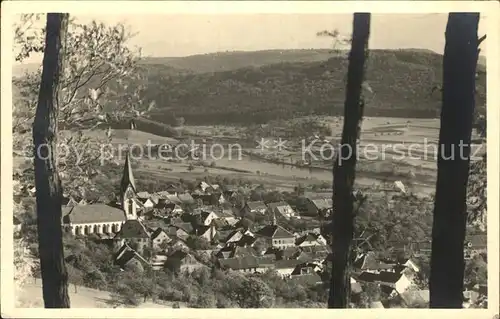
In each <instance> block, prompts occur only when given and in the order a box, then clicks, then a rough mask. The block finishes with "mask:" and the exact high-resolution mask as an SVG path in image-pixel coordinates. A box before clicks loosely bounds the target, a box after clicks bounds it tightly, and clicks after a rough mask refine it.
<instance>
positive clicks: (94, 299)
mask: <svg viewBox="0 0 500 319" xmlns="http://www.w3.org/2000/svg"><path fill="white" fill-rule="evenodd" d="M41 282H42V281H41V279H38V280H37V281H36V283H30V284H27V285H26V286H25V287H23V289H22V290H21V291H20V292H18V294H19V295H18V296H19V302H20V306H19V307H25V308H43V298H42V289H41V288H42V286H41ZM68 293H69V298H70V301H71V308H113V306H114V304H113V300H112V297H111V294H110V293H109V292H108V291H102V290H96V289H91V288H87V287H82V286H78V288H77V292H76V293H75V290H74V286H73V285H70V287H69V290H68ZM181 306H182V307H185V305H181ZM118 307H120V308H121V307H123V305H119V306H118ZM171 307H172V304H169V303H164V304H158V303H153V302H151V301H148V302H146V303H142V304H140V305H139V306H138V308H171Z"/></svg>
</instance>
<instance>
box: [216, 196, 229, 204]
mask: <svg viewBox="0 0 500 319" xmlns="http://www.w3.org/2000/svg"><path fill="white" fill-rule="evenodd" d="M217 202H218V203H219V205H222V204H225V203H227V200H226V197H224V194H220V195H219V196H218V198H217Z"/></svg>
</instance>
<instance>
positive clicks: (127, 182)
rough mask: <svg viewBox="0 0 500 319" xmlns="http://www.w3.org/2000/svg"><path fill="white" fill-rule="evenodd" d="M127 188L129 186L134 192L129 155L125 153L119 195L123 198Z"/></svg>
mask: <svg viewBox="0 0 500 319" xmlns="http://www.w3.org/2000/svg"><path fill="white" fill-rule="evenodd" d="M129 186H131V187H132V189H133V190H134V191H135V190H136V189H135V179H134V174H133V173H132V164H131V162H130V155H129V153H128V152H127V156H126V157H125V166H124V167H123V175H122V181H121V183H120V195H122V196H123V195H124V194H125V192H126V190H127V188H128V187H129Z"/></svg>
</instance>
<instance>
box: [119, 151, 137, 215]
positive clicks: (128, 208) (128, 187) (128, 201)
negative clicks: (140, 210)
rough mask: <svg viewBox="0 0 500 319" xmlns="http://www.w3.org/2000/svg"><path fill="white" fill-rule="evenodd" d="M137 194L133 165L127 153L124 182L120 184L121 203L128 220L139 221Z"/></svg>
mask: <svg viewBox="0 0 500 319" xmlns="http://www.w3.org/2000/svg"><path fill="white" fill-rule="evenodd" d="M136 193H137V191H136V188H135V179H134V174H133V173H132V164H131V162H130V155H129V153H128V152H127V157H126V158H125V166H124V168H123V176H122V181H121V183H120V201H121V205H122V209H123V211H124V212H125V216H126V218H127V219H137V207H136V205H137V202H136Z"/></svg>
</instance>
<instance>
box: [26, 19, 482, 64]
mask: <svg viewBox="0 0 500 319" xmlns="http://www.w3.org/2000/svg"><path fill="white" fill-rule="evenodd" d="M74 17H75V18H76V19H77V21H78V22H81V23H88V22H91V21H92V20H96V21H98V22H104V23H106V24H116V23H119V22H122V23H125V24H126V25H127V26H128V27H129V28H130V29H131V30H132V31H133V32H134V33H137V34H136V35H135V37H134V38H132V39H131V40H130V45H133V46H139V47H141V48H142V53H143V55H145V56H156V57H166V56H169V57H178V56H188V55H194V54H204V53H212V52H218V51H240V50H241V51H255V50H267V49H309V48H329V47H331V45H332V41H331V39H328V38H325V37H318V36H316V33H317V32H318V31H322V30H333V29H338V30H339V31H340V33H341V34H345V35H349V34H350V33H351V31H352V14H230V15H229V14H225V15H221V14H219V15H217V14H175V15H165V14H162V15H151V14H148V15H131V14H127V15H109V14H107V15H92V16H88V15H87V16H83V15H76V16H74ZM486 19H487V17H482V18H481V21H480V24H479V33H480V35H482V34H484V33H485V31H486ZM446 22H447V14H446V13H427V14H373V15H372V24H371V34H370V44H369V45H370V48H373V49H382V48H383V49H396V48H422V49H429V50H432V51H435V52H438V53H443V49H444V31H445V28H446ZM486 43H487V41H485V44H486ZM485 44H484V45H482V51H483V53H485V51H486V50H485V49H486V45H485ZM39 61H41V56H34V57H33V58H30V59H28V60H26V61H25V62H26V63H31V62H39Z"/></svg>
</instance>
